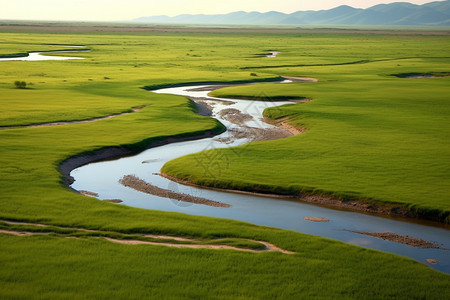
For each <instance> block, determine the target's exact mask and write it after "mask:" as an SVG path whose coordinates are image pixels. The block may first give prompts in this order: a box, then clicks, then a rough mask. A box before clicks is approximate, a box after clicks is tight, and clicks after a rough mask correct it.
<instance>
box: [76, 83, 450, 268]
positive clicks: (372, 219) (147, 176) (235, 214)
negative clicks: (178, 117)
mask: <svg viewBox="0 0 450 300" xmlns="http://www.w3.org/2000/svg"><path fill="white" fill-rule="evenodd" d="M213 89H215V86H204V85H202V86H187V87H177V88H165V89H160V90H155V91H153V92H155V93H167V94H174V95H183V96H188V97H190V98H191V99H197V101H201V102H202V103H203V104H205V105H207V106H208V107H209V108H210V109H211V110H212V116H213V117H215V118H217V119H218V120H219V121H220V122H222V123H223V124H224V125H225V126H226V127H227V129H228V130H227V131H226V132H225V133H223V134H221V135H219V136H216V137H213V138H204V139H200V140H195V141H185V142H178V143H173V144H169V145H165V146H161V147H156V148H151V149H148V150H146V151H144V152H142V153H140V154H138V155H135V156H132V157H126V158H121V159H117V160H113V161H105V162H98V163H92V164H88V165H85V166H82V167H80V168H77V169H75V170H73V171H72V172H71V176H72V177H73V178H74V179H75V181H74V183H73V184H72V186H71V187H72V188H74V189H75V190H79V191H81V190H84V191H90V192H93V193H96V194H98V197H97V198H98V199H102V200H105V199H120V200H122V201H123V204H125V205H129V206H134V207H139V208H145V209H153V210H161V211H173V212H181V213H186V214H191V215H199V216H212V217H219V218H228V219H234V220H240V221H246V222H250V223H253V224H258V225H265V226H271V227H277V228H283V229H289V230H294V231H298V232H302V233H307V234H311V235H317V236H322V237H327V238H332V239H336V240H340V241H343V242H346V243H349V244H354V245H359V246H363V247H368V248H372V249H377V250H382V251H386V252H391V253H395V254H399V255H402V256H407V257H410V258H413V259H415V260H417V261H419V262H422V263H424V264H427V265H429V266H430V267H432V268H435V269H437V270H440V271H443V272H447V273H450V251H449V250H446V249H450V235H449V231H448V230H447V229H445V228H440V227H435V226H428V225H424V224H417V223H412V222H405V221H402V220H399V219H391V218H383V217H377V216H373V215H368V214H362V213H356V212H349V211H340V210H335V209H329V208H325V207H321V206H316V205H310V204H305V203H301V202H298V201H294V200H288V199H287V200H283V199H275V198H269V197H262V196H256V195H243V194H235V193H227V192H220V191H214V190H208V189H201V188H195V187H190V186H185V185H181V184H178V183H175V182H173V181H170V180H168V179H166V178H163V177H161V176H159V175H158V173H159V172H160V170H161V168H162V166H163V165H164V164H165V163H166V162H168V161H170V160H172V159H174V158H177V157H180V156H183V155H187V154H191V153H196V152H200V151H203V150H207V149H217V148H227V147H234V146H238V145H244V144H246V143H248V142H249V141H250V140H251V138H250V135H248V134H240V133H239V132H247V133H248V132H253V130H252V128H254V129H255V131H254V132H259V131H258V130H261V129H262V130H271V129H276V128H274V127H273V126H272V125H269V124H267V123H265V122H263V121H262V120H261V118H262V112H263V110H264V109H265V108H268V107H273V106H279V105H285V104H290V103H291V102H258V101H248V100H234V99H233V100H230V99H219V98H213V97H209V96H208V95H207V94H208V91H210V90H213ZM230 109H231V110H230ZM233 109H234V110H233ZM236 110H237V111H239V112H240V114H241V116H245V117H244V118H240V120H241V121H239V122H236V121H235V120H233V118H231V117H230V114H224V113H223V112H224V111H228V112H230V111H231V112H235V113H236ZM248 116H251V117H248ZM242 120H244V121H242ZM236 123H239V124H236ZM249 128H250V129H249ZM236 132H238V133H236ZM205 155H207V154H205ZM217 159H219V160H220V163H221V164H222V165H223V166H225V167H226V163H227V159H228V158H227V157H219V158H217ZM208 171H209V170H208V166H205V172H208ZM124 175H135V176H137V177H139V178H140V179H143V180H145V181H146V182H148V183H151V184H152V185H155V186H158V187H160V188H164V189H169V190H172V191H175V192H181V193H185V194H190V195H193V196H197V197H202V198H207V199H211V200H214V201H219V202H222V203H226V204H229V205H231V206H230V207H211V206H206V205H201V204H192V203H187V202H180V201H177V200H172V199H166V198H162V197H159V196H153V195H149V194H145V193H142V192H139V191H136V190H133V189H131V188H128V187H125V186H123V185H121V184H120V183H119V180H120V179H121V178H122V177H123V176H124ZM305 217H321V218H326V219H329V220H330V221H329V222H323V223H322V222H311V221H309V220H306V219H305ZM352 231H353V232H352ZM354 231H360V232H391V233H396V234H399V235H408V236H412V237H416V238H421V239H423V240H426V241H430V242H434V243H436V244H438V245H440V246H441V249H430V248H425V249H424V248H417V247H412V246H409V245H405V244H401V243H397V242H392V241H386V240H383V239H379V238H376V237H372V236H367V235H362V234H358V233H355V232H354Z"/></svg>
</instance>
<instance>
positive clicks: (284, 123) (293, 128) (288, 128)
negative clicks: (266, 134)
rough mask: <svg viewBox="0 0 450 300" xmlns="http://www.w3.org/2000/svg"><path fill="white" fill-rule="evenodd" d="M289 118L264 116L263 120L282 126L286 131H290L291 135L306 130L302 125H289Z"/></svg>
mask: <svg viewBox="0 0 450 300" xmlns="http://www.w3.org/2000/svg"><path fill="white" fill-rule="evenodd" d="M288 120H289V118H287V117H286V118H281V119H278V120H272V119H269V118H264V122H266V123H268V124H272V125H274V126H277V127H279V128H282V129H284V130H286V131H288V132H290V133H291V134H292V135H299V134H302V133H304V132H306V131H307V130H308V128H307V127H305V126H302V127H296V126H294V125H291V124H289V123H288Z"/></svg>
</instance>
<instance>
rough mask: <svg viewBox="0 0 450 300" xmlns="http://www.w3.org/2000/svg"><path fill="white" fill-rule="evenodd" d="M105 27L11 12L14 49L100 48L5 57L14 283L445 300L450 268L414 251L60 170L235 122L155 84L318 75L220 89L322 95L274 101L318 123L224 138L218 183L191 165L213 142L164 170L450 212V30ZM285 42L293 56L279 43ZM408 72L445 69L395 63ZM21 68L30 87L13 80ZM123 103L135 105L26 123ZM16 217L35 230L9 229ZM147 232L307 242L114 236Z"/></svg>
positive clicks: (63, 294) (52, 294) (40, 294)
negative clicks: (288, 132)
mask: <svg viewBox="0 0 450 300" xmlns="http://www.w3.org/2000/svg"><path fill="white" fill-rule="evenodd" d="M107 28H108V30H105V29H102V31H100V30H99V31H96V30H95V28H94V29H92V28H90V27H89V28H88V29H85V30H82V29H80V28H78V29H77V30H66V29H65V28H59V29H58V28H57V27H51V28H50V29H48V28H41V29H40V28H39V26H35V27H33V29H32V30H31V29H29V28H28V29H27V28H20V26H18V27H14V28H11V27H4V28H3V29H2V28H1V27H0V31H1V34H0V56H11V55H13V56H14V55H17V54H19V53H26V52H28V51H48V50H63V49H66V47H64V45H83V46H85V48H87V49H90V52H83V53H76V54H74V53H65V54H61V53H59V54H57V55H58V56H61V55H67V56H77V57H84V58H85V59H84V60H73V61H71V60H68V61H35V62H31V61H23V62H22V61H11V62H6V61H1V62H0V66H1V68H0V95H1V96H0V101H1V107H2V113H1V114H0V126H1V128H0V196H1V197H0V229H1V231H0V265H1V266H2V267H1V268H0V285H1V289H0V296H1V297H2V298H6V299H23V298H38V299H39V298H52V299H55V298H61V299H62V298H65V299H67V298H74V299H76V298H80V299H106V298H128V299H142V298H181V297H190V298H205V297H208V298H217V299H229V298H233V299H239V298H242V299H261V298H292V299H299V298H311V297H318V298H329V299H337V298H342V299H348V298H354V299H361V298H372V299H384V298H395V299H418V298H422V299H423V298H427V299H442V297H443V295H446V294H447V295H448V294H449V293H450V278H449V276H448V275H447V274H443V273H439V272H437V271H434V270H432V269H430V268H428V267H427V266H425V265H424V264H421V263H419V262H416V261H413V260H411V259H407V258H403V257H399V256H396V255H392V254H386V253H382V252H378V251H373V250H368V249H365V248H361V247H356V246H352V245H347V244H344V243H341V242H337V241H334V240H330V239H324V238H320V237H314V236H308V235H304V234H300V233H296V232H291V231H285V230H280V229H274V228H267V227H261V226H256V225H252V224H247V223H242V222H237V221H231V220H224V219H214V218H208V217H198V216H189V215H184V214H178V213H168V212H160V211H151V210H143V209H137V208H131V207H127V206H123V205H117V204H114V203H109V202H104V201H98V200H96V199H94V198H91V197H86V196H83V195H80V194H77V193H74V192H73V191H72V190H70V189H69V188H68V187H67V186H66V185H65V184H64V179H63V178H62V175H61V173H60V172H59V169H58V168H59V165H60V164H61V163H62V162H63V161H64V160H66V159H68V158H69V157H72V156H74V155H78V154H80V153H84V154H86V155H89V154H90V153H92V152H93V151H95V150H98V149H101V148H105V147H110V146H120V147H123V148H126V149H129V150H130V151H134V152H138V151H140V150H143V149H145V148H147V147H149V146H151V144H152V143H153V142H155V141H158V140H162V139H164V138H167V137H170V136H177V137H186V136H191V137H193V136H201V135H202V134H203V133H204V132H205V131H212V132H220V131H221V130H223V128H222V126H221V125H220V124H218V123H217V122H216V121H215V120H213V119H210V118H207V117H202V116H199V115H197V114H196V113H195V107H194V106H193V105H192V102H190V101H189V100H188V99H186V98H184V97H179V96H170V95H160V94H154V93H151V92H148V91H147V90H146V89H144V87H146V88H147V89H148V88H155V87H159V86H168V85H175V84H181V83H194V82H235V81H255V80H260V81H265V80H274V79H277V78H279V76H297V77H314V78H317V79H318V80H319V81H318V82H315V83H289V84H286V85H285V86H283V89H281V88H280V87H279V85H275V84H272V83H259V84H257V85H252V86H245V87H244V86H243V87H233V88H226V89H222V90H217V91H216V92H215V95H220V96H224V97H232V96H247V97H257V98H265V99H276V98H277V97H280V96H284V97H307V98H311V99H312V100H313V101H311V102H308V103H297V104H295V105H289V106H283V107H281V108H278V109H271V110H267V111H266V112H265V114H266V116H267V117H268V118H273V119H280V118H286V117H287V118H288V121H289V122H290V123H291V124H292V125H294V126H305V127H307V128H308V131H307V132H305V133H303V134H301V135H298V136H295V137H291V138H287V139H282V140H277V141H271V142H256V143H252V144H250V145H247V146H245V147H244V148H243V151H239V152H238V153H239V155H237V154H233V153H237V152H233V151H231V150H214V151H224V152H227V153H226V155H228V156H232V157H231V158H232V159H230V160H229V161H230V162H232V163H231V164H229V168H222V169H221V170H220V172H218V175H217V177H215V178H214V182H211V181H210V180H208V178H205V176H204V172H203V170H201V169H200V168H198V167H196V166H195V164H193V163H192V160H193V159H198V158H200V159H206V158H205V157H206V156H201V154H199V155H193V156H188V157H183V158H180V159H177V160H175V161H172V162H170V163H169V164H168V165H166V166H165V171H166V172H167V173H169V174H171V175H175V176H177V177H179V178H182V179H189V180H191V181H193V182H195V183H200V184H204V185H211V186H219V187H226V188H238V189H243V190H249V189H250V190H256V191H258V190H259V189H262V187H267V186H270V189H273V190H270V191H271V192H273V191H275V192H279V193H299V192H308V193H324V194H331V195H334V196H336V197H340V198H342V199H344V200H345V199H358V200H362V201H370V202H371V203H375V204H379V205H381V204H383V203H390V204H394V205H401V206H405V207H408V208H410V209H411V211H415V212H419V213H420V214H421V215H422V216H423V217H427V216H429V218H431V219H435V220H438V221H441V222H448V220H449V219H448V216H449V211H450V204H449V202H448V186H449V170H450V168H449V165H448V164H449V161H450V159H449V158H450V152H449V147H448V141H449V136H448V135H449V134H448V132H450V130H449V129H450V128H449V123H448V120H447V117H448V113H449V103H448V100H449V99H448V95H449V78H448V77H445V76H444V75H446V74H448V72H449V71H450V70H449V69H450V64H449V60H450V58H449V57H448V55H447V54H446V53H450V51H449V50H450V37H449V36H448V32H446V31H443V32H441V33H439V34H436V32H433V34H427V32H426V31H420V32H413V33H411V32H405V33H403V32H401V31H396V32H392V31H389V33H386V32H381V31H378V32H377V31H376V30H375V32H364V31H357V32H354V31H351V32H350V31H349V32H346V31H345V30H339V31H338V32H336V31H332V32H326V30H325V31H324V32H314V31H312V32H308V31H307V30H306V31H305V30H301V31H295V30H289V31H288V32H286V31H278V32H277V31H264V30H262V31H258V32H254V31H253V32H251V33H249V32H248V31H246V30H239V29H234V30H231V29H230V30H228V31H226V32H225V31H222V32H216V31H213V30H211V31H207V30H196V29H195V28H188V29H186V28H183V29H182V30H174V29H173V28H171V29H168V30H163V29H158V30H155V31H139V30H129V29H123V30H122V29H115V28H112V29H111V27H107ZM196 31H203V32H196ZM270 50H276V51H280V52H281V53H280V54H279V55H278V56H277V57H276V58H267V57H265V54H266V53H267V52H268V51H270ZM411 73H416V74H419V75H420V74H422V75H423V74H434V75H435V76H436V77H435V78H398V77H396V76H392V75H393V74H411ZM441 76H442V77H441ZM17 80H20V81H26V82H27V88H26V89H16V88H15V86H14V81H17ZM137 108H138V109H139V110H138V111H136V112H133V109H135V110H136V109H137ZM121 113H128V114H124V115H121V116H117V117H114V118H111V119H105V120H100V121H97V122H90V123H79V124H68V125H60V126H47V127H27V126H28V125H35V124H42V123H49V122H62V121H78V120H86V119H92V118H100V117H104V116H108V115H114V114H121ZM233 155H234V156H233ZM261 165H264V166H265V167H264V169H263V170H261ZM218 167H219V166H218ZM243 170H245V173H244V172H243ZM280 170H282V172H281V171H280ZM231 179H232V180H231ZM5 221H6V222H5ZM12 222H16V223H12ZM42 225H45V226H46V227H44V226H42ZM86 230H91V231H92V232H90V231H86ZM14 231H16V232H22V233H23V232H28V233H30V234H28V235H22V236H20V235H12V234H9V233H8V232H14ZM36 233H40V234H36ZM149 234H152V235H164V236H166V237H165V239H163V240H167V239H168V240H171V238H170V237H172V239H174V238H179V237H183V238H190V239H196V240H200V241H201V242H202V243H203V244H208V243H216V244H220V245H233V246H237V247H238V248H242V249H258V245H257V244H256V245H255V242H251V241H265V242H270V243H271V244H274V245H276V246H277V247H280V248H281V249H284V250H288V251H290V252H294V253H293V254H286V253H280V252H263V251H261V252H260V253H252V252H244V251H237V250H233V249H219V250H218V249H185V248H174V247H167V246H165V245H161V246H155V245H145V244H141V245H130V244H121V243H112V242H111V241H109V240H106V239H105V238H115V239H119V240H127V239H131V238H133V239H140V240H148V239H149V238H148V237H145V235H149ZM167 236H168V237H167Z"/></svg>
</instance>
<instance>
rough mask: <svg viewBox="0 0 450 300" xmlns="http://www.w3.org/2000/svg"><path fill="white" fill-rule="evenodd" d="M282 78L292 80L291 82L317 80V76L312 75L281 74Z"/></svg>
mask: <svg viewBox="0 0 450 300" xmlns="http://www.w3.org/2000/svg"><path fill="white" fill-rule="evenodd" d="M281 77H283V78H284V79H287V80H290V81H293V82H318V81H319V80H318V79H317V78H312V77H292V76H281Z"/></svg>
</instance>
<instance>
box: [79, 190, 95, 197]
mask: <svg viewBox="0 0 450 300" xmlns="http://www.w3.org/2000/svg"><path fill="white" fill-rule="evenodd" d="M78 192H79V193H80V194H81V195H85V196H89V197H98V194H97V193H94V192H89V191H83V190H81V191H78Z"/></svg>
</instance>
